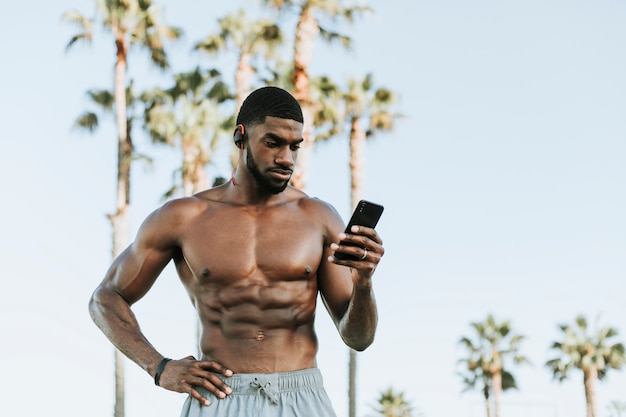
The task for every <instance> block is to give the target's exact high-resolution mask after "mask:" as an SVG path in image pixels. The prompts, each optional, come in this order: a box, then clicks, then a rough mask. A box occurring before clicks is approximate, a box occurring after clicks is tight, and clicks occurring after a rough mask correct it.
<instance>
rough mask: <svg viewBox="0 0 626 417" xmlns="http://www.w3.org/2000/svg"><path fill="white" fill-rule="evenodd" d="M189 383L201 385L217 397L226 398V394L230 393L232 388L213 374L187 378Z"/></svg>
mask: <svg viewBox="0 0 626 417" xmlns="http://www.w3.org/2000/svg"><path fill="white" fill-rule="evenodd" d="M188 381H189V383H190V384H191V385H195V386H201V387H202V388H204V389H206V390H207V391H209V392H211V393H213V394H215V396H216V397H218V398H226V396H227V395H229V394H232V392H233V390H232V389H231V388H230V387H229V386H228V385H226V383H224V381H222V380H221V379H220V378H218V377H217V376H215V375H214V374H210V375H207V376H206V377H202V376H197V377H192V378H189V379H188Z"/></svg>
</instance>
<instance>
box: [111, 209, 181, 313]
mask: <svg viewBox="0 0 626 417" xmlns="http://www.w3.org/2000/svg"><path fill="white" fill-rule="evenodd" d="M166 220H167V219H163V215H162V214H159V212H158V211H157V212H155V213H153V214H152V215H150V216H149V217H148V218H147V219H146V220H145V221H144V223H143V224H142V225H141V227H140V229H139V232H138V233H137V237H136V239H135V241H134V242H133V243H132V244H131V245H130V246H129V247H128V248H126V249H125V250H124V251H123V252H122V253H121V254H120V255H119V256H118V257H117V258H116V259H115V260H114V261H113V264H112V265H111V267H110V268H109V270H108V271H107V273H106V275H105V278H104V280H103V282H102V284H101V287H103V288H107V289H109V290H112V291H115V292H116V293H118V294H119V295H120V296H121V297H122V298H123V299H124V300H125V301H126V302H127V303H128V304H133V303H135V302H136V301H138V300H139V299H140V298H141V297H143V296H144V295H145V294H146V293H147V292H148V290H149V289H150V288H151V287H152V285H153V284H154V282H155V281H156V279H157V278H158V276H159V274H160V273H161V271H163V268H165V266H166V265H167V264H168V262H169V261H170V260H171V259H172V257H173V255H174V253H176V250H177V246H176V245H175V244H174V241H175V239H174V238H173V236H174V233H173V232H172V230H171V229H168V228H167V227H163V224H164V223H165V224H167V222H166Z"/></svg>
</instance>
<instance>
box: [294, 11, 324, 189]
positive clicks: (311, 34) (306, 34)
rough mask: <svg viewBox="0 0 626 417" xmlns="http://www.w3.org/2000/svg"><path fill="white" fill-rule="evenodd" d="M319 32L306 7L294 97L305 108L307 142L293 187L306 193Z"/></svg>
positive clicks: (297, 44) (298, 33) (296, 56)
mask: <svg viewBox="0 0 626 417" xmlns="http://www.w3.org/2000/svg"><path fill="white" fill-rule="evenodd" d="M318 33H319V27H318V25H317V20H315V16H314V14H313V11H312V10H311V9H310V8H309V7H308V6H306V5H305V6H303V8H302V11H301V13H300V19H299V20H298V25H297V26H296V34H295V42H294V68H293V78H292V82H293V86H294V94H293V95H294V97H295V98H296V100H298V102H299V103H300V107H302V116H303V117H304V127H303V129H302V138H303V139H304V142H303V143H302V144H301V145H300V150H299V151H298V160H297V163H296V166H295V169H294V173H293V175H292V177H291V185H293V186H294V187H296V188H298V189H301V190H303V189H304V188H305V186H306V174H307V171H308V168H309V160H310V155H311V151H312V148H313V141H314V140H315V137H314V135H313V116H314V114H315V106H316V105H315V103H314V102H313V100H312V99H311V96H310V94H309V74H308V69H309V66H310V65H311V61H312V60H313V47H314V45H315V38H316V37H317V35H318Z"/></svg>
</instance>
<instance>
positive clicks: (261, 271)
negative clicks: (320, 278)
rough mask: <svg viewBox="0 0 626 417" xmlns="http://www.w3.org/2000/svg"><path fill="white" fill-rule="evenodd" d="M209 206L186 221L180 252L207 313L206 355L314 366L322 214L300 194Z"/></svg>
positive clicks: (261, 365) (186, 279)
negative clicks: (270, 201)
mask: <svg viewBox="0 0 626 417" xmlns="http://www.w3.org/2000/svg"><path fill="white" fill-rule="evenodd" d="M205 206H206V207H205V208H204V209H203V210H199V211H198V213H197V214H196V215H195V216H194V217H193V218H192V219H190V220H189V221H187V222H186V223H185V225H184V227H183V232H182V233H181V238H180V243H179V244H180V251H181V254H180V256H179V257H178V258H177V259H176V266H177V271H178V274H179V276H180V278H181V281H182V282H183V284H184V285H185V287H186V289H187V292H188V294H189V296H190V298H191V300H192V302H193V303H194V304H195V307H196V309H197V311H198V314H199V317H200V323H201V328H202V333H201V340H200V346H201V350H202V352H203V355H204V357H205V358H206V359H212V360H217V361H219V362H221V363H222V364H223V365H225V366H227V367H229V368H230V369H232V370H233V371H235V372H246V373H271V372H284V371H290V370H297V369H304V368H310V367H313V366H315V354H316V352H317V340H316V336H315V333H314V330H313V324H314V323H313V321H314V314H315V308H316V297H317V289H318V286H317V270H318V266H319V264H320V262H321V260H322V257H323V252H324V247H325V245H326V243H325V236H324V229H323V225H322V223H321V221H320V220H319V219H317V218H316V216H312V215H310V214H311V213H308V212H307V211H306V209H305V208H303V206H302V203H301V201H299V200H294V201H291V202H287V203H284V204H279V205H275V206H270V207H262V208H250V207H242V206H236V205H229V204H224V203H220V202H215V201H209V200H207V201H206V204H205Z"/></svg>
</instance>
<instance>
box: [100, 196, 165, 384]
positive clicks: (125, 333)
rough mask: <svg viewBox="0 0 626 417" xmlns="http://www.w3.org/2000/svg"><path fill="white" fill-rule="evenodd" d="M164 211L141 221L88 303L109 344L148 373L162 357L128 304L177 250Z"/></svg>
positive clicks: (136, 297) (148, 286)
mask: <svg viewBox="0 0 626 417" xmlns="http://www.w3.org/2000/svg"><path fill="white" fill-rule="evenodd" d="M168 211H171V210H168V208H167V207H163V208H161V209H159V210H157V211H155V212H154V213H152V214H151V215H150V216H149V217H148V218H147V219H146V220H145V221H144V223H143V224H142V225H141V228H140V229H139V232H138V234H137V237H136V240H135V241H134V242H133V243H132V244H131V245H130V246H129V247H128V248H126V250H124V251H123V252H122V253H121V254H120V255H119V256H118V257H117V258H116V259H115V260H114V261H113V264H112V265H111V267H110V268H109V270H108V271H107V273H106V275H105V277H104V279H103V280H102V282H101V283H100V285H98V287H97V288H96V290H95V291H94V293H93V295H92V297H91V300H90V302H89V312H90V314H91V317H92V319H93V321H94V322H95V323H96V325H97V326H98V327H99V328H100V329H101V330H102V332H103V333H104V334H105V335H106V337H107V338H108V339H109V340H110V341H111V343H113V344H114V345H115V346H116V347H117V348H118V349H119V350H120V351H121V352H122V353H124V354H125V355H126V356H127V357H128V358H130V359H131V360H133V361H134V362H136V363H137V364H138V365H139V366H141V367H142V368H143V369H144V370H146V371H147V372H148V373H150V374H151V375H154V371H155V368H156V366H157V364H158V363H159V362H160V361H161V359H162V356H161V355H160V354H159V353H158V352H157V351H156V349H154V347H153V346H152V345H151V344H150V343H149V342H148V340H147V339H146V338H145V336H144V335H143V334H142V332H141V330H140V328H139V324H138V323H137V320H136V318H135V315H134V314H133V312H132V310H131V308H130V306H131V305H132V304H133V303H135V302H136V301H138V300H139V299H141V297H143V296H144V295H145V294H146V293H147V292H148V290H149V289H150V288H151V287H152V285H153V284H154V282H155V281H156V279H157V277H158V276H159V274H160V273H161V271H162V270H163V268H165V266H166V265H167V263H168V262H169V261H170V259H172V257H173V255H174V253H175V250H177V248H176V246H175V238H174V236H175V233H176V231H175V230H171V229H170V230H167V229H168V227H169V225H168V222H167V220H168V217H169V216H168V214H169V213H168ZM173 224H175V223H173Z"/></svg>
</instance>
